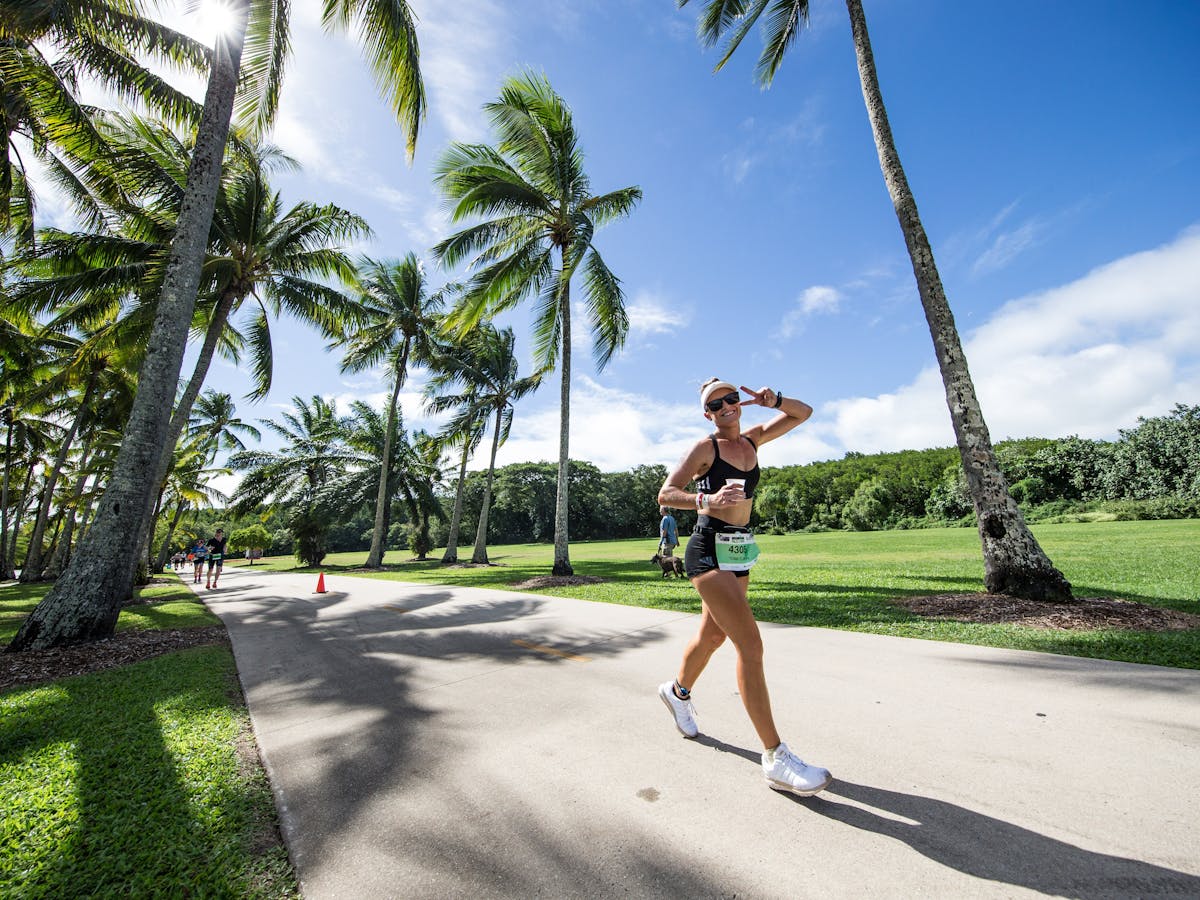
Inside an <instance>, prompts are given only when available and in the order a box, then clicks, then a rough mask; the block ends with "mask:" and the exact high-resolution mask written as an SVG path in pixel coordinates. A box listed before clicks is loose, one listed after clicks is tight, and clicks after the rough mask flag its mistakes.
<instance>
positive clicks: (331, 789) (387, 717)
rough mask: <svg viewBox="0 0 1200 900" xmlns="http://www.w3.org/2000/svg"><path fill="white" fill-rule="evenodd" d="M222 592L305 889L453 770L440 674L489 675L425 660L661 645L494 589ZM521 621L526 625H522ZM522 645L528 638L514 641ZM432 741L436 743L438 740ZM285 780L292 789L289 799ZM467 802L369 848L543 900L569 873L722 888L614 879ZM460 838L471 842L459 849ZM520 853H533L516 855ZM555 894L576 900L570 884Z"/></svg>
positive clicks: (529, 823)
mask: <svg viewBox="0 0 1200 900" xmlns="http://www.w3.org/2000/svg"><path fill="white" fill-rule="evenodd" d="M222 588H223V589H222V591H221V593H220V594H217V593H216V592H208V593H206V594H205V595H204V598H203V599H204V600H205V601H206V602H207V603H208V604H209V605H210V606H211V607H212V608H213V610H214V611H215V612H218V613H219V614H220V616H221V618H222V619H223V620H224V621H225V622H226V624H227V625H228V626H229V628H230V632H231V636H232V637H233V640H234V648H235V653H236V655H237V659H238V668H239V673H240V675H241V677H242V681H243V684H244V685H245V687H246V692H247V695H248V696H250V697H254V698H257V699H256V702H252V703H251V709H252V712H253V711H254V708H255V706H256V705H258V706H259V708H260V709H263V710H265V709H267V708H270V709H271V710H272V713H271V716H270V717H269V719H268V718H266V717H264V718H262V719H260V718H259V717H257V716H256V720H255V728H256V730H258V729H261V728H266V729H267V730H268V732H270V731H272V730H273V733H271V734H263V733H260V743H262V742H263V739H264V738H266V737H269V738H270V740H269V741H267V744H269V746H270V748H271V751H270V753H269V766H270V769H271V774H272V781H273V782H276V784H275V787H276V791H277V794H276V799H277V805H279V807H280V813H281V819H282V824H283V829H284V833H285V836H286V837H287V842H288V845H289V849H290V850H291V851H292V855H293V861H294V863H295V864H296V868H297V871H298V872H299V873H300V875H301V878H302V879H304V881H305V890H306V892H307V891H309V890H313V891H315V893H316V894H323V893H324V892H323V887H327V885H328V879H329V878H330V877H336V876H333V875H332V873H334V872H335V871H337V870H338V868H339V866H341V865H345V864H346V859H345V855H346V852H347V848H346V847H345V846H343V839H342V835H343V834H344V833H345V832H346V829H347V826H349V825H350V823H356V822H358V823H363V824H366V823H369V822H372V821H373V817H375V816H377V815H378V811H377V805H378V803H379V802H381V799H382V798H396V797H400V796H404V795H405V793H407V792H409V791H414V792H417V793H418V794H420V793H422V792H423V791H425V790H426V788H425V785H426V784H427V783H429V782H431V781H437V780H439V779H440V778H441V777H442V775H443V774H444V772H445V767H446V766H447V764H448V761H449V764H452V761H453V759H454V753H455V747H456V741H457V740H458V738H457V736H456V734H455V732H454V730H453V728H452V727H450V726H449V725H441V726H439V727H437V728H433V727H430V726H431V723H432V722H434V721H436V720H437V718H438V717H439V716H441V715H442V714H441V713H440V712H439V711H438V710H437V709H435V708H434V707H433V706H431V705H430V703H429V702H426V701H425V700H423V699H422V697H423V696H424V695H425V692H426V691H427V690H428V689H429V688H430V687H436V686H439V685H440V684H441V682H440V681H439V679H440V678H442V677H446V678H454V679H456V680H462V679H464V678H470V677H472V676H473V675H474V674H477V673H481V672H489V671H491V667H490V666H485V667H482V668H481V667H479V666H474V667H472V668H467V669H464V670H463V672H462V673H461V674H460V673H454V672H452V671H449V670H445V672H444V673H443V671H442V670H436V672H437V674H436V675H435V676H433V677H432V680H431V675H430V670H429V668H428V665H427V663H425V662H423V661H426V660H434V661H441V660H446V661H450V660H465V661H467V663H468V665H470V663H472V662H474V661H479V662H483V663H485V664H489V663H497V664H498V663H502V662H508V663H511V662H513V661H520V662H521V663H522V664H527V665H538V666H546V667H559V666H563V665H574V664H576V663H572V662H570V654H586V656H587V657H588V658H603V657H607V656H614V655H617V654H620V653H624V652H627V651H628V650H630V649H635V648H637V647H639V646H643V645H645V644H647V643H651V642H653V641H657V640H661V639H662V638H663V634H662V632H661V631H660V630H659V629H655V628H652V629H645V630H641V631H635V632H632V633H624V634H614V633H612V631H605V630H592V629H589V628H581V627H569V628H564V627H562V626H561V625H556V624H554V620H553V617H552V616H549V617H548V616H547V615H546V614H547V613H548V612H550V611H552V606H551V605H550V604H551V603H552V601H550V600H548V599H542V598H538V597H530V596H521V595H513V594H507V593H505V594H501V593H499V592H497V595H496V596H495V597H492V598H489V597H484V598H482V599H463V598H462V597H461V595H460V596H458V597H456V596H455V594H454V593H452V592H449V591H446V590H444V589H439V588H436V587H431V588H429V589H427V590H425V589H417V590H414V589H413V586H412V585H406V586H404V587H403V589H397V590H396V592H395V596H394V598H393V597H392V596H391V595H390V594H384V595H382V596H377V597H375V598H374V599H373V601H372V602H371V603H370V604H369V605H362V604H354V603H349V602H347V599H348V598H347V595H346V594H342V593H338V592H328V593H323V594H319V595H317V594H314V595H313V596H304V595H300V596H296V595H294V594H291V595H289V594H288V593H287V592H286V591H280V592H279V593H273V592H272V593H264V592H263V591H262V588H261V586H249V585H247V586H246V587H245V588H243V587H242V586H240V585H237V584H230V585H229V586H228V587H225V586H222ZM443 604H444V605H443ZM523 620H528V625H527V626H526V625H525V624H524V621H523ZM518 621H521V622H522V625H521V627H520V628H517V629H514V628H513V627H512V625H513V623H514V622H518ZM523 635H524V636H527V637H529V638H531V641H530V642H527V643H526V645H525V646H521V645H519V644H517V643H516V642H514V638H520V637H522V636H523ZM530 645H533V646H534V647H535V648H536V647H538V646H542V647H543V649H544V647H545V646H549V647H552V648H554V649H557V650H561V651H563V652H564V655H562V656H555V655H553V654H546V653H541V652H538V651H537V649H530ZM419 667H423V668H421V669H420V671H418V669H419ZM464 689H465V688H464ZM431 735H441V737H440V738H439V739H438V740H437V741H436V743H435V741H433V740H432V739H431ZM277 776H279V778H278V781H277ZM284 783H286V794H285V793H281V792H280V791H281V785H282V784H284ZM460 800H461V801H462V802H461V805H460V806H458V807H457V808H454V809H447V810H446V818H445V822H446V827H445V828H444V829H443V828H441V827H437V826H435V827H433V828H431V829H429V830H425V831H422V832H421V833H411V832H404V833H400V830H399V829H396V828H394V827H390V826H389V824H388V823H387V822H386V821H383V822H380V823H379V824H380V827H379V829H378V830H377V831H376V832H375V838H374V841H373V843H374V847H373V848H372V852H373V853H375V854H377V857H376V859H380V858H383V859H387V860H389V863H387V865H389V866H396V867H398V868H397V869H395V870H391V871H396V872H399V871H402V870H404V869H405V868H406V867H408V866H410V865H411V861H412V860H420V866H419V870H418V871H419V872H420V873H423V875H421V876H420V877H434V878H438V877H445V878H447V879H448V882H447V883H456V884H458V885H460V886H462V885H466V884H473V885H475V887H477V888H478V889H479V890H481V891H485V892H486V893H488V894H490V895H497V896H532V895H536V894H539V893H543V892H544V891H545V890H546V887H547V885H548V884H553V883H554V882H555V881H561V880H562V878H563V873H571V875H570V878H571V879H572V881H574V879H575V878H576V877H578V878H581V879H584V881H579V882H578V883H577V885H576V886H577V887H578V885H582V884H584V883H590V884H597V883H598V884H600V885H606V884H607V885H609V888H608V890H615V888H616V887H618V886H621V885H624V884H625V883H626V882H622V881H621V878H622V873H624V877H625V878H626V879H630V880H631V881H630V883H633V884H642V885H645V886H647V887H649V888H650V892H651V893H653V892H654V890H659V891H661V889H662V886H663V885H677V886H679V888H680V889H681V890H682V891H683V892H684V894H686V895H690V896H698V895H704V896H711V895H713V894H714V893H719V891H717V890H716V888H715V887H714V885H712V884H710V883H708V882H707V881H705V880H704V876H703V875H701V874H699V873H697V872H695V871H693V869H692V867H690V866H689V865H687V863H686V862H678V863H676V862H673V861H671V860H667V859H660V858H657V857H656V856H654V855H653V854H651V853H650V852H649V851H647V852H645V853H641V852H639V851H632V852H630V853H629V854H628V856H626V857H625V858H623V859H622V860H621V861H620V866H621V868H620V871H616V870H614V869H613V861H612V860H602V859H595V860H593V859H591V858H590V857H588V856H587V855H586V854H585V853H581V852H579V851H578V846H579V841H578V840H577V839H574V838H573V839H567V838H566V837H560V836H558V835H556V834H555V833H554V832H553V831H552V830H549V829H548V828H546V827H545V825H544V824H543V823H539V822H537V821H536V820H533V819H531V818H528V817H524V816H521V815H519V814H518V815H513V814H512V812H510V813H509V814H508V815H507V816H505V819H506V821H505V824H504V828H503V829H501V830H500V831H497V830H496V821H495V818H494V817H495V815H497V809H498V808H499V809H503V808H504V806H505V804H504V803H500V802H499V801H498V798H496V797H494V796H487V795H484V796H480V797H473V796H465V797H462V798H460ZM384 802H394V801H384ZM512 802H513V804H514V805H516V801H515V800H514V801H512ZM464 832H465V833H466V834H468V835H470V837H471V839H469V840H464V839H463V834H464ZM498 838H502V839H501V840H499V842H498ZM576 838H577V836H576ZM514 846H516V847H520V846H523V847H526V848H528V853H523V852H518V853H514V852H512V849H513V847H514ZM530 858H534V859H537V860H540V861H541V862H540V863H539V865H538V868H537V870H535V871H524V870H522V869H521V863H520V860H528V859H530ZM434 873H440V874H438V875H435V874H434ZM406 874H407V875H408V876H410V877H417V874H418V873H417V872H416V871H414V870H412V869H409V870H408V872H407V873H406ZM368 880H369V879H368ZM489 886H490V887H489ZM561 886H564V887H566V888H567V891H566V892H567V893H570V892H571V887H572V886H571V884H566V885H561ZM600 892H601V893H606V892H607V891H606V890H605V889H603V888H602V889H601V891H600Z"/></svg>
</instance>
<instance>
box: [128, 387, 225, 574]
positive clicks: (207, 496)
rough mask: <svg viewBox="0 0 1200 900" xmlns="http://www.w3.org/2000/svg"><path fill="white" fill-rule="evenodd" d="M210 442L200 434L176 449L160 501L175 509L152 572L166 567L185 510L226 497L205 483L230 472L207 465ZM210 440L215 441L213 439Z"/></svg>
mask: <svg viewBox="0 0 1200 900" xmlns="http://www.w3.org/2000/svg"><path fill="white" fill-rule="evenodd" d="M226 396H228V395H226ZM247 427H248V426H247ZM209 443H210V441H208V440H206V437H205V436H203V435H202V436H200V437H198V438H197V439H195V440H193V441H191V442H189V443H187V444H185V445H183V446H181V447H179V448H177V449H176V451H175V454H174V455H175V460H174V464H173V465H172V466H171V473H170V475H169V476H168V477H167V488H166V491H165V495H164V497H163V501H162V505H163V506H164V507H172V506H173V507H174V510H175V511H174V513H173V514H172V515H171V519H170V521H169V522H168V523H167V531H166V534H165V535H164V536H163V540H162V543H161V544H160V545H159V548H158V553H157V554H156V555H155V558H154V561H153V563H152V565H151V568H152V569H153V570H154V571H155V572H161V571H162V570H163V568H164V567H165V566H166V564H167V557H168V556H170V555H171V543H172V541H173V540H174V538H175V529H176V528H178V527H179V521H180V520H181V519H182V518H183V514H184V513H185V512H187V511H188V510H189V509H200V508H201V507H205V506H214V505H216V503H222V504H223V503H226V502H228V500H229V498H228V497H226V496H225V495H224V494H223V493H221V492H220V491H218V490H217V489H216V488H214V487H212V486H211V485H210V484H209V483H208V482H209V481H210V480H211V479H212V478H214V477H215V476H217V475H228V474H230V473H229V470H228V469H219V468H218V469H214V468H208V467H207V466H208V463H209V462H211V459H212V450H211V449H210V446H209ZM211 443H215V441H212V442H211ZM239 444H240V441H239Z"/></svg>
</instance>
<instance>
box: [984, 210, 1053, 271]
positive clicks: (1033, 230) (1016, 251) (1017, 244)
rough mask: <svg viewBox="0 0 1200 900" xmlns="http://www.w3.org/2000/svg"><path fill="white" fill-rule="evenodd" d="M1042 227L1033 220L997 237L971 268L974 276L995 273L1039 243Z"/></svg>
mask: <svg viewBox="0 0 1200 900" xmlns="http://www.w3.org/2000/svg"><path fill="white" fill-rule="evenodd" d="M1041 232H1042V226H1041V225H1040V224H1039V223H1038V222H1036V221H1033V220H1030V221H1027V222H1025V223H1023V224H1022V225H1020V226H1019V227H1017V228H1015V229H1013V230H1012V231H1006V232H1004V233H1003V234H999V235H997V236H996V237H995V238H994V239H993V240H992V244H991V246H990V247H988V249H987V250H985V251H984V252H983V253H982V254H981V255H980V256H979V258H978V259H976V260H975V263H974V264H973V265H972V266H971V274H972V275H980V274H982V273H986V272H995V271H996V270H998V269H1003V268H1004V267H1005V266H1007V265H1008V264H1009V263H1010V262H1012V261H1013V260H1014V259H1016V258H1017V257H1018V256H1020V255H1021V254H1022V253H1024V252H1025V251H1026V250H1028V249H1029V248H1030V247H1032V246H1033V245H1034V243H1035V242H1036V241H1037V238H1038V236H1039V235H1040V234H1041Z"/></svg>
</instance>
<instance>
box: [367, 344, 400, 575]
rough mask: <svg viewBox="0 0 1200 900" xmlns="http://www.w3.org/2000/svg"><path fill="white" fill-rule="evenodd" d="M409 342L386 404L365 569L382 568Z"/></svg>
mask: <svg viewBox="0 0 1200 900" xmlns="http://www.w3.org/2000/svg"><path fill="white" fill-rule="evenodd" d="M408 348H409V341H408V339H407V338H406V339H405V341H404V349H403V350H402V351H401V353H400V363H399V365H398V366H397V367H396V371H395V378H394V379H393V385H392V398H391V400H390V401H389V402H388V410H387V426H386V427H385V430H384V434H383V459H381V460H380V462H379V490H378V492H377V493H376V495H375V527H374V529H372V531H371V551H370V552H369V553H368V554H367V562H366V567H367V568H368V569H378V568H380V567H382V566H383V550H384V542H385V540H386V539H387V507H388V503H389V502H390V501H391V498H390V497H389V496H388V482H389V480H390V479H389V476H390V475H391V473H392V434H393V433H394V432H395V430H396V404H397V403H398V402H399V399H400V386H401V385H402V384H404V372H405V370H406V368H407V367H408Z"/></svg>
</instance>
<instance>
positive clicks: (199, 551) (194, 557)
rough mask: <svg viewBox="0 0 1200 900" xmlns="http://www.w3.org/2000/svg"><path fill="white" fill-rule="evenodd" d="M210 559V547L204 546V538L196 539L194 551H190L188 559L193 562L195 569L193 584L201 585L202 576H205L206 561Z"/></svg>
mask: <svg viewBox="0 0 1200 900" xmlns="http://www.w3.org/2000/svg"><path fill="white" fill-rule="evenodd" d="M207 558H208V547H207V546H205V544H204V538H196V543H195V544H194V545H193V546H192V549H191V550H189V551H188V559H190V560H191V561H192V563H193V564H194V566H195V568H194V569H193V571H192V584H199V583H200V576H201V575H203V574H204V560H206V559H207Z"/></svg>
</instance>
